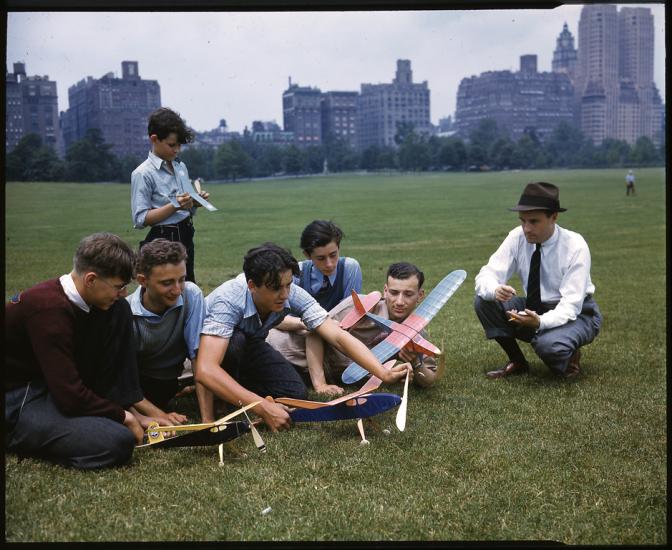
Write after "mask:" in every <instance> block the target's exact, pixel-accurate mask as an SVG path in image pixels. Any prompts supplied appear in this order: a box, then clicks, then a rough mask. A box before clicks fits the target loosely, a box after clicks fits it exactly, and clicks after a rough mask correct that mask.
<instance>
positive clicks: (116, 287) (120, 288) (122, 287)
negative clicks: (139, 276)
mask: <svg viewBox="0 0 672 550" xmlns="http://www.w3.org/2000/svg"><path fill="white" fill-rule="evenodd" d="M98 280H99V281H103V282H104V283H105V284H106V285H107V286H109V287H111V288H113V289H114V290H116V291H117V292H118V293H122V292H124V291H125V290H127V289H128V285H129V283H125V284H123V285H113V284H112V283H108V282H107V281H106V280H105V279H103V278H102V277H98Z"/></svg>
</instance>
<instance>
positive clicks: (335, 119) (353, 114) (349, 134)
mask: <svg viewBox="0 0 672 550" xmlns="http://www.w3.org/2000/svg"><path fill="white" fill-rule="evenodd" d="M358 99H359V93H358V92H325V93H323V94H322V103H321V105H322V140H323V141H326V140H328V139H330V138H340V139H342V140H343V141H345V142H346V143H348V145H349V146H350V147H352V148H356V147H357V102H358Z"/></svg>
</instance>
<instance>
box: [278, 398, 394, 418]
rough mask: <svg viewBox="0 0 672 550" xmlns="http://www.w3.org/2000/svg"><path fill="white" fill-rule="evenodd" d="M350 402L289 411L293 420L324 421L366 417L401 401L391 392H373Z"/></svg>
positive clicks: (383, 410)
mask: <svg viewBox="0 0 672 550" xmlns="http://www.w3.org/2000/svg"><path fill="white" fill-rule="evenodd" d="M353 401H354V402H353V403H352V404H348V403H339V404H338V405H330V406H328V407H322V408H319V409H296V410H294V411H292V412H290V413H289V416H290V417H291V418H292V420H293V421H294V422H326V421H330V420H350V419H358V418H367V417H369V416H375V415H376V414H380V413H382V412H385V411H387V410H389V409H392V408H393V407H396V406H397V405H399V403H401V397H399V396H398V395H395V394H393V393H373V394H371V395H366V396H364V397H357V398H355V399H354V400H353Z"/></svg>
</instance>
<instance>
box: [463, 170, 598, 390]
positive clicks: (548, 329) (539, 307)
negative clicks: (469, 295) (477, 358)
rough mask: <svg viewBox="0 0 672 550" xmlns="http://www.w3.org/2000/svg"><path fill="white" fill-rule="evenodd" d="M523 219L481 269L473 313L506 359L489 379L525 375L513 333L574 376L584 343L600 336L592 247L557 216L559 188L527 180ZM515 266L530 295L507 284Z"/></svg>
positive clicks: (520, 206)
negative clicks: (592, 271)
mask: <svg viewBox="0 0 672 550" xmlns="http://www.w3.org/2000/svg"><path fill="white" fill-rule="evenodd" d="M510 210H512V211H517V212H518V213H519V214H518V217H519V219H520V226H519V227H516V228H515V229H513V230H511V231H510V232H509V234H508V236H507V237H506V239H504V242H503V243H502V244H501V245H500V247H499V248H498V249H497V251H496V252H495V253H494V254H493V255H492V256H490V260H489V261H488V263H487V265H485V266H483V267H482V268H481V270H480V271H479V273H478V275H477V276H476V299H475V301H474V307H475V309H476V314H477V316H478V318H479V320H480V321H481V324H482V325H483V328H484V329H485V335H486V337H487V338H489V339H494V340H495V341H496V342H497V343H498V344H499V345H500V346H501V348H502V349H503V350H504V352H505V353H506V354H507V355H508V358H509V362H508V363H507V364H506V365H505V366H503V367H501V368H499V369H496V370H492V371H490V372H488V373H487V376H488V378H503V377H506V376H510V375H513V374H522V373H525V372H527V371H528V370H529V366H528V363H527V360H526V359H525V356H524V355H523V352H522V351H521V349H520V347H519V346H518V343H517V342H516V339H520V340H523V341H525V342H530V343H531V344H532V348H533V349H534V351H535V353H536V354H537V355H538V356H539V357H540V358H541V360H542V361H543V362H544V364H545V365H546V366H548V367H549V368H550V369H551V371H552V372H554V373H555V374H558V375H560V376H562V377H565V378H572V377H575V376H577V375H578V374H579V372H580V370H581V369H580V358H581V351H580V348H581V347H582V346H585V345H586V344H589V343H590V342H592V341H593V339H594V338H595V337H596V336H597V334H598V332H599V330H600V326H601V324H602V315H601V314H600V310H599V308H598V307H597V304H596V303H595V301H594V300H593V294H594V292H595V285H594V284H593V283H592V281H591V280H590V251H589V249H588V245H587V244H586V241H585V240H584V239H583V237H582V236H581V235H579V234H578V233H575V232H573V231H569V230H567V229H564V228H562V227H560V226H559V225H558V224H557V223H556V222H557V219H558V212H564V211H566V208H560V200H559V191H558V188H557V187H556V186H555V185H553V184H551V183H544V182H537V183H529V184H528V185H527V186H526V187H525V189H524V191H523V194H522V195H521V197H520V200H519V201H518V204H517V205H516V206H515V207H513V208H510ZM514 273H516V274H518V276H519V277H520V280H521V281H522V282H523V284H524V285H525V286H526V288H527V295H526V297H525V298H523V297H521V296H516V290H515V289H514V288H513V287H511V286H509V285H508V284H507V282H508V280H509V279H510V278H511V277H512V276H513V274H514Z"/></svg>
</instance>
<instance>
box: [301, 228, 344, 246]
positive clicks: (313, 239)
mask: <svg viewBox="0 0 672 550" xmlns="http://www.w3.org/2000/svg"><path fill="white" fill-rule="evenodd" d="M342 238H343V231H341V228H340V227H338V226H337V225H336V224H335V223H334V222H332V221H327V220H313V221H312V222H310V223H309V224H308V225H307V226H306V227H305V229H304V230H303V233H301V244H300V246H301V250H303V251H304V252H306V253H307V254H312V253H313V250H315V249H316V248H317V247H318V246H326V245H328V244H329V243H330V242H331V241H335V242H336V246H339V247H340V246H341V239H342Z"/></svg>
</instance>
